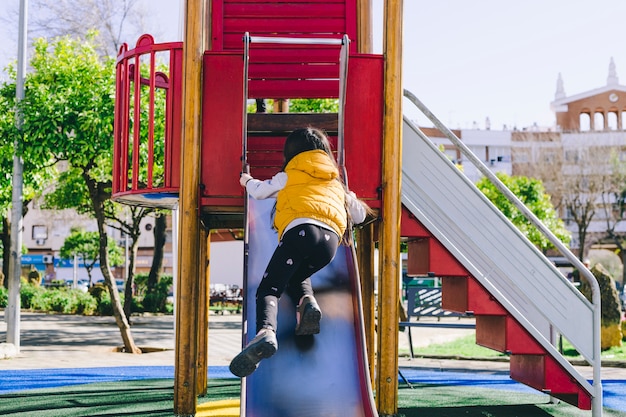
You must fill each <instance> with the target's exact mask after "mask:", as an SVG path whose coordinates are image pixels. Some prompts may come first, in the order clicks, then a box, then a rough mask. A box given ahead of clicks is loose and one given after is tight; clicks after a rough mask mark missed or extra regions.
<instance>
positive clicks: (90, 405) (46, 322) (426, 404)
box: [0, 313, 626, 417]
mask: <svg viewBox="0 0 626 417" xmlns="http://www.w3.org/2000/svg"><path fill="white" fill-rule="evenodd" d="M3 326H4V327H5V326H6V324H5V323H4V321H0V331H1V332H0V342H1V341H3V336H4V334H6V331H5V328H4V327H3ZM209 329H210V332H209V369H208V376H209V388H208V393H207V395H205V396H201V397H200V398H199V400H198V413H197V414H196V415H197V416H238V415H239V396H240V380H239V379H238V378H235V377H234V376H233V375H231V374H230V373H229V372H228V368H227V365H228V363H229V362H230V359H231V358H232V357H233V356H234V355H236V354H237V353H238V351H239V349H240V344H241V316H240V315H237V314H224V315H211V317H210V321H209ZM21 330H22V332H21V333H22V334H21V341H22V347H21V353H20V354H19V355H18V356H16V357H13V358H10V359H5V360H0V415H3V416H55V417H58V416H121V415H129V416H171V415H172V410H173V397H174V390H173V383H174V381H173V377H174V367H173V363H174V351H173V347H174V332H173V318H172V317H171V316H141V317H133V335H134V337H135V340H136V342H137V344H138V345H139V346H142V347H144V348H147V347H149V348H150V349H146V350H147V351H151V352H152V353H147V354H142V355H130V354H125V353H118V352H117V349H116V348H117V346H115V343H117V342H118V341H119V340H120V338H119V331H118V330H117V327H116V325H115V322H114V320H113V318H111V317H81V316H61V315H46V314H38V313H23V315H22V325H21ZM424 331H427V330H426V329H424ZM430 331H432V332H433V333H429V334H427V333H424V334H421V333H418V332H415V333H414V336H415V335H417V336H415V337H414V338H413V340H414V342H415V343H429V342H432V341H433V340H436V341H440V340H441V338H442V337H444V338H454V337H459V335H460V334H459V333H456V332H453V331H452V329H435V330H430ZM446 332H451V333H450V334H448V335H447V336H446V335H445V334H446ZM442 335H444V336H442ZM405 339H406V338H405V337H403V335H402V334H401V335H400V345H401V348H402V347H403V345H404V344H406V341H405ZM399 365H400V375H399V379H398V386H399V390H398V415H399V416H405V417H414V416H415V417H417V416H432V417H444V416H445V417H448V416H470V417H472V416H476V417H478V416H485V415H489V416H493V417H512V416H518V417H531V416H533V417H535V416H538V417H542V416H554V417H565V416H567V417H570V416H571V417H577V416H590V415H591V412H590V411H582V410H578V409H577V408H575V407H572V406H570V405H568V404H564V403H558V404H555V403H552V402H551V401H550V397H549V396H548V395H546V394H542V393H539V392H537V391H535V390H532V389H530V388H528V387H526V386H525V385H522V384H519V383H517V382H515V381H512V380H511V379H510V378H509V375H508V371H507V369H508V364H507V363H506V362H495V361H471V360H452V359H440V358H415V359H411V358H407V357H401V358H399ZM587 368H588V369H587ZM580 369H581V372H582V373H583V375H585V376H587V375H589V374H590V372H591V368H589V367H581V368H580ZM603 388H604V405H605V409H604V416H609V417H613V416H626V395H625V394H626V369H623V368H619V367H611V368H603Z"/></svg>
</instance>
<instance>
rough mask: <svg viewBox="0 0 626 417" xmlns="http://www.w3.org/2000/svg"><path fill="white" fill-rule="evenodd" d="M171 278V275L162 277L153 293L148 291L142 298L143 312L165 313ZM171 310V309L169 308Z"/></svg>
mask: <svg viewBox="0 0 626 417" xmlns="http://www.w3.org/2000/svg"><path fill="white" fill-rule="evenodd" d="M172 282H173V278H172V276H171V275H163V276H162V277H161V278H160V279H159V282H158V283H157V285H156V288H154V290H153V291H148V292H147V293H146V295H145V296H144V298H143V301H142V304H143V308H144V311H149V312H152V313H167V312H168V309H167V296H168V295H169V290H170V288H171V287H172ZM170 309H171V308H170Z"/></svg>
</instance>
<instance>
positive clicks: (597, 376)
mask: <svg viewBox="0 0 626 417" xmlns="http://www.w3.org/2000/svg"><path fill="white" fill-rule="evenodd" d="M404 96H405V97H406V98H407V99H409V101H411V102H412V103H413V104H414V105H415V106H416V107H417V108H418V109H419V110H420V111H421V112H422V113H423V114H424V115H425V116H426V117H427V118H428V119H429V120H430V121H431V122H432V123H433V124H434V126H435V127H436V128H437V129H439V131H440V132H442V133H443V134H444V135H445V136H446V137H447V138H448V139H449V140H450V141H451V142H452V143H453V144H454V145H455V146H456V147H457V148H458V149H459V150H460V151H461V153H462V154H463V156H465V157H466V158H467V159H468V160H469V161H470V162H472V164H474V166H475V167H476V168H477V169H478V170H479V171H480V173H481V174H483V175H484V176H485V177H486V178H488V179H489V181H491V183H492V184H493V185H494V186H495V187H496V188H497V189H498V190H499V191H500V192H501V193H502V194H503V195H504V196H505V197H506V198H507V199H508V200H509V201H510V202H511V203H512V204H514V205H515V207H516V208H517V209H518V210H519V211H520V212H522V214H524V216H525V217H526V218H527V219H528V221H529V222H531V223H532V224H533V225H534V226H535V227H536V228H537V229H538V230H539V231H541V233H542V234H543V235H544V236H545V237H546V238H547V239H548V240H549V241H550V243H552V244H553V245H554V246H555V248H557V249H558V251H559V252H560V253H561V254H562V255H563V256H565V258H567V260H568V261H570V262H571V263H572V265H573V266H574V267H575V268H576V269H578V270H579V271H580V272H581V275H582V276H583V277H584V278H585V280H586V281H587V283H588V284H589V287H590V288H591V302H592V304H593V358H592V360H591V361H589V360H588V361H589V362H591V365H592V366H593V387H594V391H595V392H594V396H593V399H592V415H593V416H594V417H601V416H602V380H601V368H602V361H601V357H600V356H601V343H600V342H601V336H600V329H601V295H600V285H599V284H598V281H597V280H596V278H595V276H594V275H593V274H592V273H591V271H589V269H588V268H587V267H586V266H585V265H584V264H583V263H582V262H581V261H580V260H579V259H578V258H577V257H576V255H574V254H573V253H572V252H571V251H570V250H569V249H568V248H567V247H566V246H565V245H564V244H563V242H561V241H560V240H559V239H558V238H557V237H556V236H555V235H554V233H552V231H550V229H548V228H547V227H546V226H545V225H544V224H543V222H542V221H541V220H539V218H538V217H537V216H535V214H534V213H533V212H532V211H530V210H529V209H528V207H526V205H524V203H522V201H521V200H520V199H519V198H517V196H516V195H515V194H513V192H512V191H511V190H509V188H508V187H507V186H506V185H505V184H504V183H503V182H502V181H500V179H499V178H498V177H497V176H496V175H495V174H494V173H493V172H492V171H491V170H490V169H489V168H488V167H487V166H486V165H485V164H484V163H483V162H482V161H481V160H480V159H478V157H477V156H476V155H474V153H473V152H472V151H471V150H470V149H469V147H467V145H465V144H464V143H463V142H462V141H461V139H459V138H458V137H457V136H456V135H455V134H454V133H453V132H452V131H451V130H450V129H448V128H447V127H446V126H445V125H444V124H443V123H442V122H441V121H440V120H439V119H437V117H436V116H435V115H434V114H433V113H432V112H431V111H430V110H429V109H428V108H427V107H426V106H425V105H424V104H423V103H422V102H421V101H420V100H419V99H418V98H417V97H416V96H415V95H414V94H413V93H411V92H410V91H408V90H406V89H405V90H404Z"/></svg>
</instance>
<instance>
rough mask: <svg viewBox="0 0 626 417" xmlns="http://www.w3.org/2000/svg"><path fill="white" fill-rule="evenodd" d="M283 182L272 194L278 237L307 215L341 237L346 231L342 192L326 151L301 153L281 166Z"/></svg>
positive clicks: (335, 169) (343, 194)
mask: <svg viewBox="0 0 626 417" xmlns="http://www.w3.org/2000/svg"><path fill="white" fill-rule="evenodd" d="M285 172H286V173H287V183H286V184H285V187H284V188H283V189H282V190H280V191H279V192H278V194H277V195H276V213H275V214H274V227H276V230H278V238H279V239H280V238H281V237H282V235H283V232H284V231H285V228H286V227H287V225H288V224H289V223H291V221H293V220H294V219H297V218H303V217H304V218H308V219H314V220H317V221H320V222H323V223H325V224H327V225H328V226H330V227H331V228H332V229H333V230H334V231H335V232H336V233H337V235H339V237H340V238H341V237H342V236H343V233H344V231H345V230H346V224H347V222H348V221H347V214H346V207H345V191H344V188H343V185H342V184H341V182H340V181H339V180H338V178H339V172H338V171H337V167H336V166H335V164H334V163H333V162H332V160H331V159H330V157H329V156H328V155H327V154H326V152H324V151H322V150H314V151H306V152H302V153H300V154H298V155H296V156H295V157H293V158H292V159H291V161H289V163H288V164H287V166H286V167H285Z"/></svg>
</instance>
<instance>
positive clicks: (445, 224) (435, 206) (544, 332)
mask: <svg viewBox="0 0 626 417" xmlns="http://www.w3.org/2000/svg"><path fill="white" fill-rule="evenodd" d="M405 95H406V94H405ZM408 97H409V99H411V101H413V102H414V103H416V105H419V106H420V107H422V108H420V110H423V111H424V110H425V111H426V112H428V111H427V109H425V108H423V105H422V104H421V103H420V102H419V101H418V100H417V99H416V98H415V96H413V95H412V94H410V93H409V96H408ZM427 116H429V117H432V118H434V116H432V114H427ZM431 120H432V119H431ZM435 122H436V124H439V126H436V127H438V128H439V129H440V130H441V131H442V132H444V133H449V134H450V135H452V136H454V135H453V134H452V132H450V131H449V130H447V129H446V128H445V127H443V126H441V125H440V122H439V121H438V120H436V119H435ZM403 129H404V131H403V165H402V167H403V168H402V169H403V180H402V203H403V205H404V207H405V208H406V209H408V211H410V213H411V214H412V216H414V217H413V219H414V221H415V222H416V223H418V227H417V228H418V229H422V230H423V231H424V233H423V236H421V237H422V238H424V237H426V238H427V239H428V248H429V259H431V260H432V261H431V262H430V264H429V269H428V270H429V271H432V272H434V273H435V275H436V276H440V277H442V278H443V283H442V291H443V301H442V306H443V308H445V309H447V310H451V311H457V312H461V313H466V312H467V313H472V314H473V315H474V316H475V317H476V343H477V344H480V345H483V346H485V347H488V348H492V349H495V350H497V351H500V352H505V353H508V354H510V375H511V378H513V379H515V380H517V381H519V382H522V383H524V384H526V385H528V386H530V387H533V388H535V389H538V390H541V391H544V392H546V393H549V394H551V395H552V396H553V397H556V398H559V399H561V400H563V401H566V402H568V403H570V404H573V405H575V406H577V407H579V408H581V409H592V403H593V415H594V416H600V415H601V399H602V390H601V382H600V361H599V356H600V350H599V330H598V327H599V302H598V303H594V304H592V303H590V302H589V301H587V300H586V299H585V298H584V296H582V294H581V293H580V292H579V291H578V289H576V288H575V287H574V286H573V285H572V284H571V283H570V282H569V281H568V280H567V279H566V278H565V277H563V275H562V274H561V273H560V272H559V270H558V269H556V267H555V266H554V265H553V264H552V263H551V262H550V261H549V260H548V259H547V258H546V257H545V256H544V255H543V254H542V253H541V252H540V251H539V250H537V249H536V248H535V247H534V245H532V243H531V242H530V241H528V239H527V238H526V237H525V236H524V235H522V234H521V233H520V232H519V231H518V230H517V228H516V227H515V226H514V225H513V224H512V223H511V222H509V221H508V219H506V217H504V215H503V214H502V213H501V212H500V211H499V210H498V209H497V208H496V207H495V206H494V205H493V204H492V203H491V202H490V201H489V200H488V199H487V198H486V197H485V196H484V195H483V194H482V193H481V192H480V191H479V190H478V189H477V188H476V187H475V186H474V184H473V183H471V181H469V180H468V179H467V178H466V177H465V176H464V174H463V173H462V172H461V171H459V170H458V168H457V167H456V166H455V165H454V164H452V163H451V162H450V161H449V160H448V159H447V157H446V156H445V155H444V154H443V153H442V152H441V151H440V150H439V149H438V148H437V147H436V146H435V145H433V143H432V142H431V141H430V140H429V139H428V138H427V137H426V135H424V134H423V133H422V132H421V131H420V129H419V128H418V127H417V126H415V125H414V124H413V123H411V122H410V121H409V120H406V119H405V121H404V126H403ZM454 138H456V137H454ZM454 138H453V139H454ZM456 140H457V141H458V143H455V145H457V146H459V147H464V145H463V144H462V143H461V142H460V141H459V140H458V138H456ZM465 150H466V151H467V152H469V150H467V149H465ZM474 159H477V158H475V157H474ZM478 163H480V164H482V163H481V162H480V161H478ZM483 168H484V169H485V170H486V171H488V169H487V168H486V167H483ZM520 204H521V203H520ZM569 255H571V253H569ZM571 256H572V257H573V255H571ZM573 258H574V261H578V260H577V259H576V258H575V257H573ZM578 262H579V261H578ZM580 267H581V268H580V269H581V270H582V269H583V267H582V265H580ZM584 272H588V271H586V270H585V271H584ZM594 284H595V286H596V287H597V283H595V281H594V282H593V283H592V287H593V286H594ZM594 292H596V293H597V292H598V289H597V288H596V291H594ZM557 334H561V335H562V336H563V337H565V338H566V339H567V340H568V341H570V342H571V343H572V344H573V345H574V346H575V347H576V349H577V350H578V351H579V352H580V353H581V354H582V355H583V356H584V357H585V359H586V360H587V361H588V362H589V363H591V364H592V365H593V366H594V384H593V386H592V385H591V384H590V383H589V382H588V381H586V380H585V379H584V378H583V377H582V376H581V375H580V374H579V373H578V372H577V371H576V370H575V369H574V367H573V366H572V365H571V364H570V363H569V362H568V361H567V360H566V359H565V358H564V357H563V356H562V355H561V354H560V353H559V352H558V350H557V349H556V348H555V347H554V342H555V340H556V336H557Z"/></svg>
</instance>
